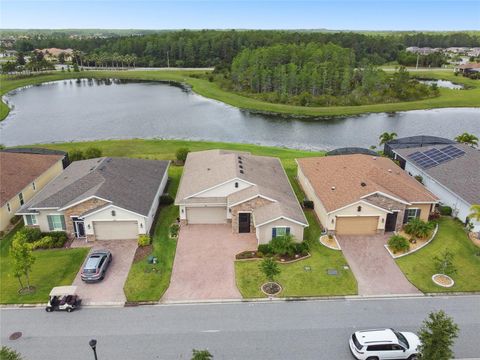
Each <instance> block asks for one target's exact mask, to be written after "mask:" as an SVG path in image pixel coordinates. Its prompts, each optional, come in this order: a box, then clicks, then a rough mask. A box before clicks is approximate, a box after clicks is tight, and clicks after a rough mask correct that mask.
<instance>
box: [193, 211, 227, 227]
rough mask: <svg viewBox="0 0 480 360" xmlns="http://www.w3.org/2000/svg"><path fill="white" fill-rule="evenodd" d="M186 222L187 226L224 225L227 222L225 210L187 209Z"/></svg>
mask: <svg viewBox="0 0 480 360" xmlns="http://www.w3.org/2000/svg"><path fill="white" fill-rule="evenodd" d="M187 220H188V223H189V224H224V223H225V222H226V221H227V208H225V207H203V208H187Z"/></svg>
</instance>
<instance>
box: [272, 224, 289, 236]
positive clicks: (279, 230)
mask: <svg viewBox="0 0 480 360" xmlns="http://www.w3.org/2000/svg"><path fill="white" fill-rule="evenodd" d="M289 234H290V228H289V227H287V226H282V227H274V228H272V238H275V237H279V236H285V235H289Z"/></svg>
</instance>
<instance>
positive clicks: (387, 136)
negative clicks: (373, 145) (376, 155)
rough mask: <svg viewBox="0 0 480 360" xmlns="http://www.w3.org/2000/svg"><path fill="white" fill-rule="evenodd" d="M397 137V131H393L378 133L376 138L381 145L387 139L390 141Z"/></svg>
mask: <svg viewBox="0 0 480 360" xmlns="http://www.w3.org/2000/svg"><path fill="white" fill-rule="evenodd" d="M396 137H397V133H395V132H391V133H389V132H384V133H383V134H382V135H380V136H379V137H378V138H379V139H380V145H383V144H385V143H387V142H389V141H392V140H393V139H395V138H396Z"/></svg>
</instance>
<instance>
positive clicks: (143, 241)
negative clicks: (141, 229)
mask: <svg viewBox="0 0 480 360" xmlns="http://www.w3.org/2000/svg"><path fill="white" fill-rule="evenodd" d="M151 241H152V239H150V236H148V235H140V236H139V237H138V246H147V245H150V242H151Z"/></svg>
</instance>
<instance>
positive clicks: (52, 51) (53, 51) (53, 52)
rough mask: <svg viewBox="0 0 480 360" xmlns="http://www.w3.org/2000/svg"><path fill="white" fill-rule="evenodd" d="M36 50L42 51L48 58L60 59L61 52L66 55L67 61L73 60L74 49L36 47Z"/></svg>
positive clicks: (50, 59)
mask: <svg viewBox="0 0 480 360" xmlns="http://www.w3.org/2000/svg"><path fill="white" fill-rule="evenodd" d="M35 52H41V53H42V54H43V55H44V56H45V59H46V60H49V61H55V60H58V57H59V56H60V54H62V53H63V54H64V55H65V61H71V60H72V55H73V49H58V48H48V49H35Z"/></svg>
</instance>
